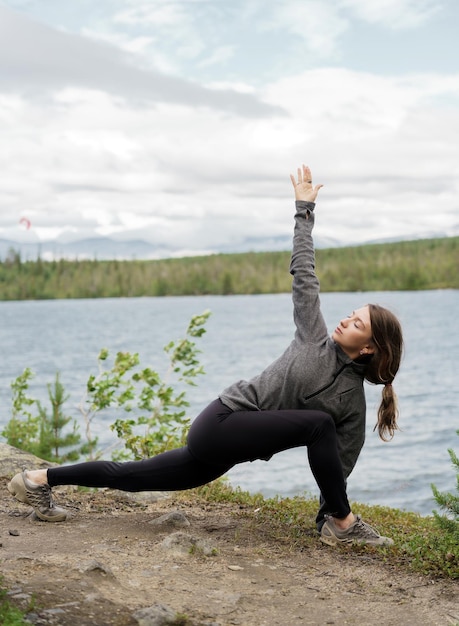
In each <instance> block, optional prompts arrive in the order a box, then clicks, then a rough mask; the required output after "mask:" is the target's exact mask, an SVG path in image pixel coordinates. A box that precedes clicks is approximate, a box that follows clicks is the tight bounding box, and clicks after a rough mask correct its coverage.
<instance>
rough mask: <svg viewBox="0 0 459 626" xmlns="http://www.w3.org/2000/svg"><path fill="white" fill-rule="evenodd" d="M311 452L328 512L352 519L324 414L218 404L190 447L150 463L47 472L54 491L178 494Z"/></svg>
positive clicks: (197, 423)
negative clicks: (239, 470)
mask: <svg viewBox="0 0 459 626" xmlns="http://www.w3.org/2000/svg"><path fill="white" fill-rule="evenodd" d="M299 446H307V449H308V458H309V464H310V467H311V470H312V473H313V475H314V478H315V479H316V481H317V484H318V486H319V489H320V491H321V494H322V496H323V498H324V500H325V502H326V504H327V510H328V511H329V512H330V513H331V514H332V515H334V516H335V517H346V516H347V515H348V514H349V513H350V510H351V509H350V507H349V502H348V499H347V495H346V485H345V481H344V476H343V470H342V467H341V462H340V459H339V456H338V448H337V443H336V430H335V424H334V422H333V419H332V418H331V417H330V415H328V414H327V413H323V412H321V411H301V410H285V411H284V410H278V411H235V412H233V411H232V410H231V409H229V408H228V407H227V406H225V405H224V404H223V403H222V402H221V401H220V400H215V401H214V402H212V403H211V404H210V405H209V406H208V407H207V408H206V409H204V411H202V413H200V414H199V415H198V417H197V418H196V419H195V420H194V421H193V423H192V424H191V427H190V431H189V433H188V440H187V445H186V446H185V447H183V448H178V449H176V450H170V451H168V452H164V453H162V454H158V455H157V456H155V457H153V458H151V459H145V460H143V461H129V462H126V463H115V462H113V461H89V462H86V463H78V464H76V465H67V466H62V467H53V468H50V469H48V482H49V484H50V485H51V487H53V486H56V485H81V486H85V487H111V488H113V489H122V490H124V491H177V490H182V489H191V488H193V487H198V486H200V485H204V484H206V483H208V482H210V481H212V480H215V479H216V478H218V477H219V476H222V475H223V474H225V473H226V472H227V471H228V470H229V469H231V468H232V467H233V466H234V465H236V464H237V463H243V462H245V461H253V460H255V459H264V460H267V459H269V458H270V457H271V456H272V455H273V454H276V453H277V452H281V451H282V450H287V449H289V448H297V447H299Z"/></svg>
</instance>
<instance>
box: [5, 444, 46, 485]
mask: <svg viewBox="0 0 459 626" xmlns="http://www.w3.org/2000/svg"><path fill="white" fill-rule="evenodd" d="M57 465H58V464H57V463H50V462H49V461H44V460H43V459H40V458H38V457H37V456H35V455H34V454H30V452H25V451H24V450H19V449H18V448H14V447H13V446H9V445H8V444H7V443H0V479H2V478H3V479H4V478H7V479H8V480H10V479H11V478H12V477H13V476H14V475H15V474H17V473H18V472H22V471H23V470H24V469H46V468H48V467H56V466H57Z"/></svg>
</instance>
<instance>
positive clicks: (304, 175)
mask: <svg viewBox="0 0 459 626" xmlns="http://www.w3.org/2000/svg"><path fill="white" fill-rule="evenodd" d="M297 177H298V180H295V177H294V176H293V174H290V180H291V181H292V185H293V188H294V190H295V200H304V201H305V202H315V201H316V198H317V194H318V193H319V189H320V188H321V187H323V185H315V186H313V184H312V174H311V170H310V169H309V167H308V166H307V165H303V167H302V168H301V167H299V168H298V172H297Z"/></svg>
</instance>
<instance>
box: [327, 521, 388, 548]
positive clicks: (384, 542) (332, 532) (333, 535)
mask: <svg viewBox="0 0 459 626" xmlns="http://www.w3.org/2000/svg"><path fill="white" fill-rule="evenodd" d="M320 539H321V541H323V542H324V543H326V544H328V545H329V546H336V545H338V544H339V543H358V544H369V545H371V546H391V545H392V544H393V543H394V542H393V540H392V539H390V538H389V537H382V536H381V535H380V534H379V533H378V531H377V530H375V529H374V528H372V527H371V526H370V525H369V524H367V523H366V522H364V521H363V520H362V519H361V517H360V515H356V516H355V522H354V523H353V524H351V525H350V526H349V528H346V530H341V528H338V526H337V525H336V524H335V522H334V520H333V517H331V516H327V519H326V521H325V523H324V525H323V526H322V530H321V531H320Z"/></svg>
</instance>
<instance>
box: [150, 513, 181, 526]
mask: <svg viewBox="0 0 459 626" xmlns="http://www.w3.org/2000/svg"><path fill="white" fill-rule="evenodd" d="M149 523H150V524H151V525H152V526H160V527H163V528H187V527H188V526H189V525H190V522H189V521H188V520H187V518H186V516H185V515H184V514H183V513H181V512H180V511H172V512H171V513H166V514H165V515H161V517H157V518H156V519H154V520H151V522H149Z"/></svg>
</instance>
